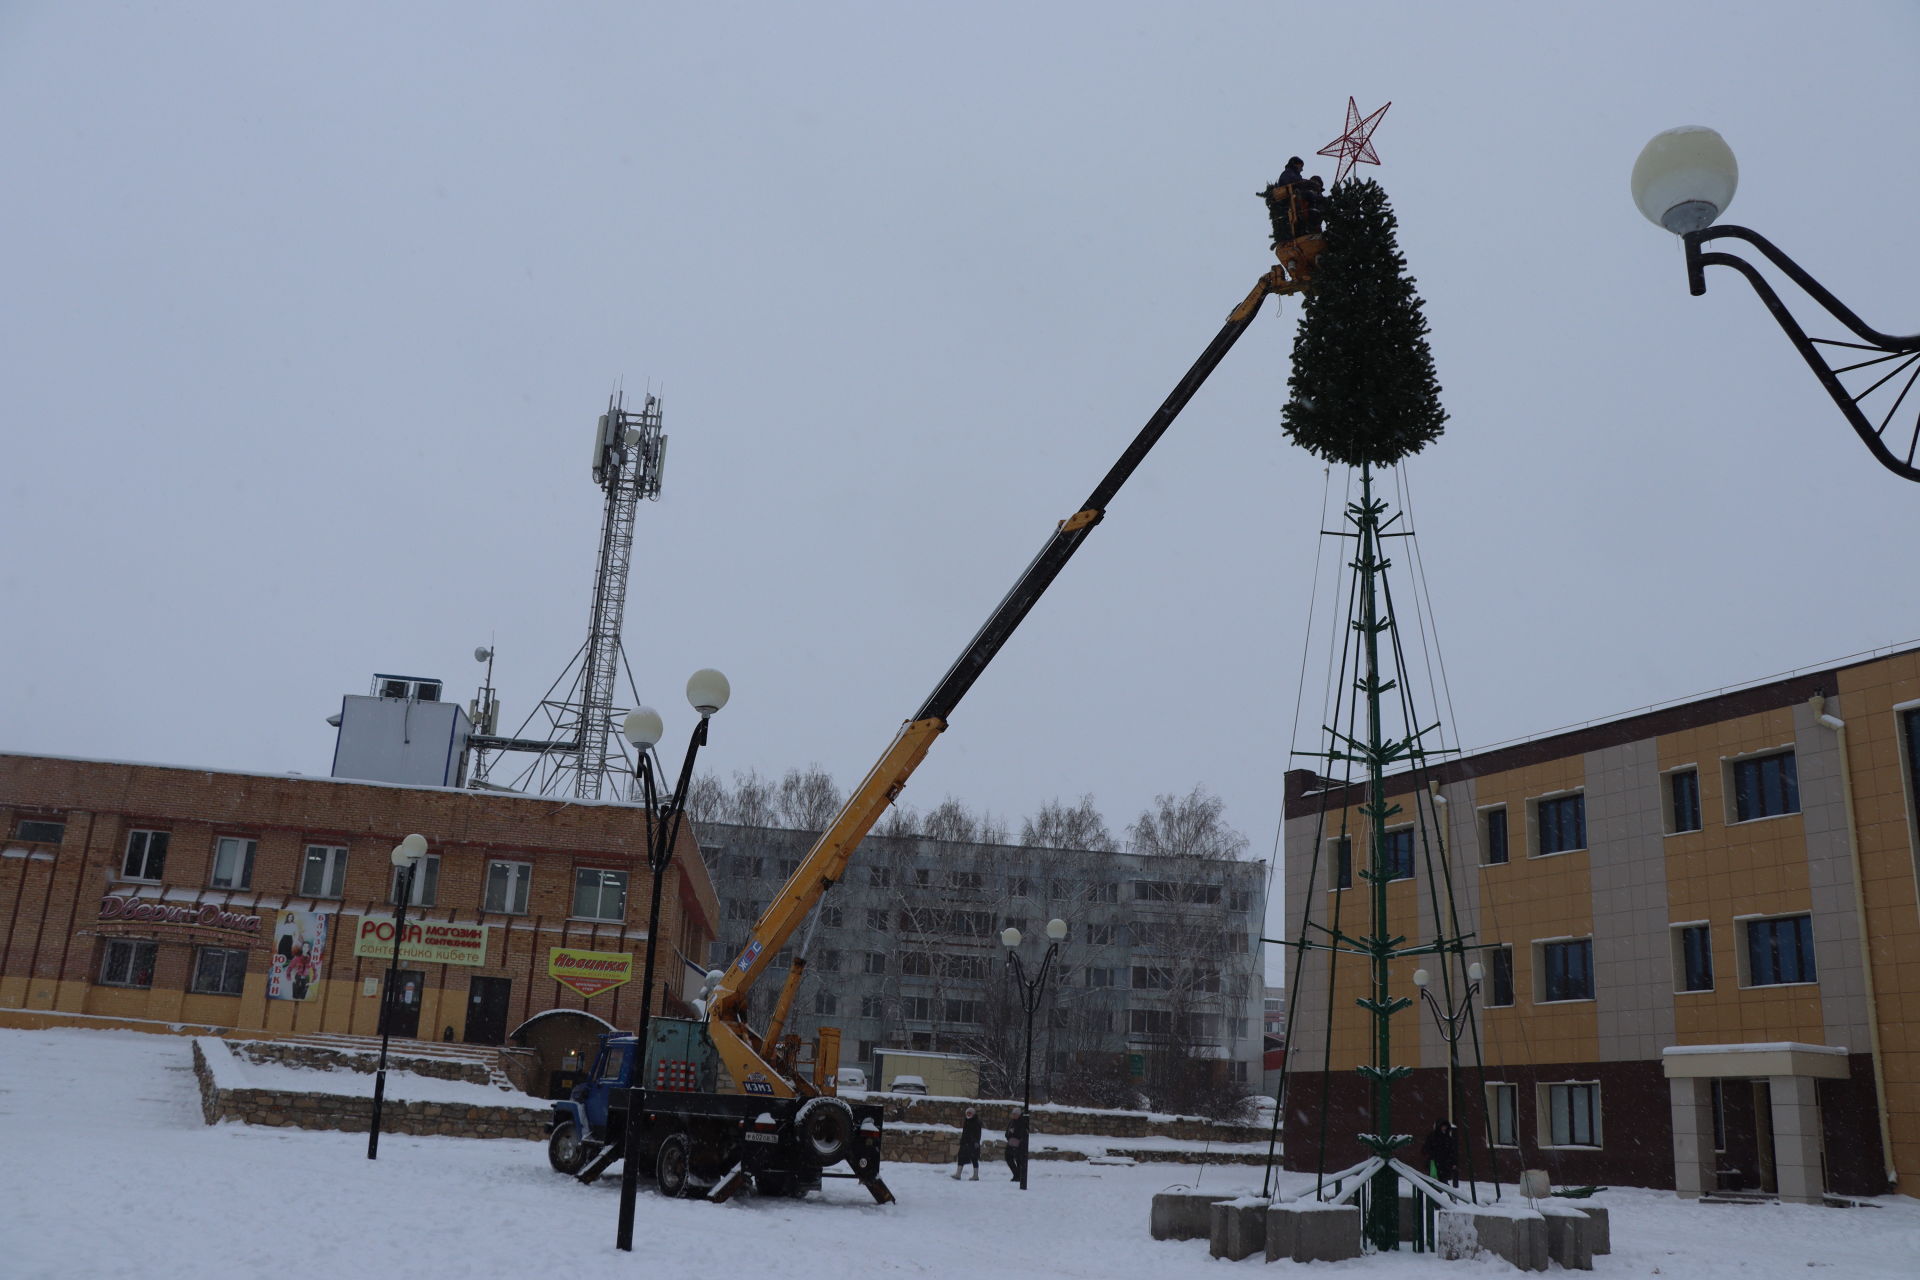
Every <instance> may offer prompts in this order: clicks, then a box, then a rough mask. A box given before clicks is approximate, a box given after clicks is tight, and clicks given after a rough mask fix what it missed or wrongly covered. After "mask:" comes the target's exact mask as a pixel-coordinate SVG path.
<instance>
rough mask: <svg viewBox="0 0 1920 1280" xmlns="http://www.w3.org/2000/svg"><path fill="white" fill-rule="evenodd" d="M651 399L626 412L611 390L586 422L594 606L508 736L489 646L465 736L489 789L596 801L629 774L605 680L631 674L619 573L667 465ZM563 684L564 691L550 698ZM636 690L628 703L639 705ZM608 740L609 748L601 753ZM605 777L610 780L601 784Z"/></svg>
mask: <svg viewBox="0 0 1920 1280" xmlns="http://www.w3.org/2000/svg"><path fill="white" fill-rule="evenodd" d="M660 427H661V408H660V398H659V397H658V396H655V395H653V394H652V393H648V395H647V398H646V400H645V402H644V403H643V404H642V405H641V407H640V408H639V409H638V410H629V409H627V407H626V403H625V394H624V393H623V392H615V393H614V394H613V395H612V396H611V397H610V398H609V399H608V401H607V411H606V412H605V413H603V414H601V415H600V420H599V422H598V423H596V424H595V428H594V441H593V482H594V483H595V484H596V485H598V486H600V489H601V492H602V493H603V494H604V495H605V509H604V513H603V514H602V516H601V519H600V555H599V560H598V563H597V565H596V566H595V570H594V578H593V609H592V611H591V613H590V614H589V615H588V619H587V639H586V643H585V644H583V645H581V646H580V648H579V649H578V650H577V651H575V653H574V655H573V659H572V661H570V662H569V663H568V664H567V666H566V669H565V670H564V671H562V672H561V673H560V675H559V677H558V678H557V679H555V680H554V682H553V683H552V684H551V685H550V686H548V688H547V694H546V697H544V698H542V699H541V701H540V703H539V705H538V706H537V707H535V708H534V710H533V712H532V713H531V714H529V715H528V716H527V718H526V719H525V720H524V721H522V722H521V725H520V728H519V729H518V730H517V731H516V732H515V733H513V734H512V735H511V736H505V737H502V736H498V732H497V730H498V720H499V704H498V702H497V701H496V700H495V699H494V695H493V688H492V684H493V681H492V671H493V667H492V657H493V654H492V650H490V649H486V650H481V651H479V652H476V654H475V657H480V653H485V654H486V657H485V658H484V659H482V660H483V661H486V662H487V663H488V667H487V671H488V679H487V683H486V685H485V686H484V687H483V688H482V689H481V692H480V696H479V697H478V698H477V699H476V700H475V712H474V716H473V719H474V723H475V725H476V727H478V728H480V729H481V730H482V732H481V733H479V734H476V735H475V736H474V737H472V738H471V739H469V746H470V748H471V749H472V751H473V764H472V767H471V768H470V769H469V770H468V775H467V776H468V777H469V778H470V779H471V783H470V785H472V786H475V787H483V788H486V789H489V790H509V791H526V792H533V793H537V794H539V795H543V796H544V795H574V796H580V797H583V798H587V799H599V798H600V797H601V796H602V795H603V794H612V795H621V794H624V780H626V779H629V778H631V777H632V767H631V765H630V764H629V762H628V760H627V758H626V750H627V747H626V741H625V740H624V739H622V738H620V737H619V736H618V735H616V734H613V733H612V727H613V720H614V717H615V715H616V714H619V713H621V712H624V711H625V710H626V709H627V708H625V707H616V706H615V705H614V701H613V694H614V685H615V683H616V681H617V680H618V678H619V673H620V672H621V671H622V670H623V669H625V670H626V671H627V688H628V692H629V693H633V672H632V670H631V668H629V667H628V666H627V661H626V651H625V649H624V648H622V646H621V643H620V628H621V624H622V623H623V621H624V620H625V618H626V613H627V576H628V570H629V568H630V567H631V565H632V562H633V521H634V515H635V513H636V512H638V510H639V509H640V502H641V500H642V499H655V500H657V499H658V498H659V497H660V476H661V473H662V471H663V470H664V469H665V466H666V455H667V437H666V436H665V435H664V434H662V432H661V429H660ZM562 689H565V690H566V693H565V694H564V695H563V696H556V694H557V693H558V691H559V690H562ZM638 701H639V698H638V695H637V694H635V696H634V702H635V703H638ZM610 741H611V743H612V746H613V753H614V754H613V756H612V758H611V760H610V759H609V754H608V747H609V742H610ZM509 753H511V754H515V755H530V756H532V757H533V758H532V759H531V760H529V761H527V762H526V763H525V764H524V765H522V766H521V767H520V769H519V771H518V772H517V773H515V774H513V775H512V777H511V778H510V779H506V780H495V779H494V778H492V777H491V776H490V775H491V774H492V773H493V772H494V770H495V769H496V768H497V766H498V757H499V756H501V755H503V754H509ZM609 784H611V785H609Z"/></svg>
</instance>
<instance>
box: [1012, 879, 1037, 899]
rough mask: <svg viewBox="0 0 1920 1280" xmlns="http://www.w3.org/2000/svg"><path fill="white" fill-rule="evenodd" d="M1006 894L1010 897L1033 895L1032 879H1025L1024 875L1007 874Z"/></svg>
mask: <svg viewBox="0 0 1920 1280" xmlns="http://www.w3.org/2000/svg"><path fill="white" fill-rule="evenodd" d="M1007 896H1008V897H1010V898H1031V897H1032V896H1033V881H1031V880H1029V879H1027V877H1025V876H1008V877H1007Z"/></svg>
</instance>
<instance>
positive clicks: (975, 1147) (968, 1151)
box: [953, 1107, 980, 1182]
mask: <svg viewBox="0 0 1920 1280" xmlns="http://www.w3.org/2000/svg"><path fill="white" fill-rule="evenodd" d="M968 1165H972V1166H973V1180H974V1181H975V1182H978V1181H980V1117H979V1116H978V1115H977V1114H976V1113H975V1112H974V1109H973V1108H972V1107H968V1108H967V1118H966V1120H965V1121H963V1122H962V1123H961V1125H960V1163H959V1164H957V1165H955V1166H954V1170H953V1180H954V1181H955V1182H958V1181H959V1180H960V1175H961V1173H962V1172H964V1171H965V1169H966V1167H967V1166H968Z"/></svg>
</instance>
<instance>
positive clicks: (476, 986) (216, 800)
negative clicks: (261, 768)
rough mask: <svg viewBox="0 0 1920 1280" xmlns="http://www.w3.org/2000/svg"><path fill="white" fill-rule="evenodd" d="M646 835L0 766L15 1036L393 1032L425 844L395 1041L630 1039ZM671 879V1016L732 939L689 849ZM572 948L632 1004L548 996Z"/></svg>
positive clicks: (413, 804) (446, 792)
mask: <svg viewBox="0 0 1920 1280" xmlns="http://www.w3.org/2000/svg"><path fill="white" fill-rule="evenodd" d="M646 824H647V818H646V815H645V814H644V813H643V812H642V811H641V810H639V809H638V808H636V807H634V806H631V805H626V804H618V803H600V802H588V801H577V800H576V801H569V800H551V799H542V798H537V797H530V796H521V795H513V794H502V793H496V792H484V791H464V790H456V789H453V788H447V787H423V786H404V785H394V784H388V783H373V782H357V781H348V780H343V779H338V778H331V779H330V778H311V777H301V776H298V775H286V774H253V773H231V772H221V771H216V770H208V769H192V768H181V767H174V766H167V765H150V764H123V763H114V762H108V761H99V760H78V759H65V758H57V757H48V756H31V755H20V754H0V1019H4V1017H5V1012H4V1011H5V1010H8V1009H12V1010H27V1011H33V1010H45V1011H56V1012H60V1013H67V1014H83V1015H95V1016H99V1017H104V1018H109V1019H115V1020H128V1021H154V1022H161V1023H185V1024H194V1025H204V1026H213V1027H222V1028H233V1029H238V1030H258V1031H271V1032H280V1033H290V1032H321V1031H324V1032H349V1033H354V1034H363V1035H364V1034H373V1033H376V1032H377V1031H378V1019H379V1006H380V1004H381V1000H380V998H379V997H380V993H381V989H382V984H383V982H384V980H385V976H386V972H387V968H388V961H387V959H386V955H387V954H390V951H389V952H382V951H381V950H380V934H381V929H382V926H383V925H384V928H385V936H386V937H388V938H390V937H391V935H392V915H393V905H392V904H393V902H394V894H395V892H396V873H395V869H394V867H393V865H392V863H391V862H390V860H389V854H390V851H391V850H392V848H393V846H394V845H395V844H397V843H398V842H399V841H400V840H401V839H402V838H403V837H405V836H406V835H408V834H409V833H412V832H418V833H420V834H421V835H424V836H425V837H426V839H427V843H428V846H429V849H430V854H429V857H428V858H427V859H426V860H425V861H424V862H423V863H422V864H421V866H420V868H419V870H418V872H417V873H416V877H415V886H414V895H413V899H412V904H411V905H410V906H409V908H408V913H407V925H408V938H409V946H408V947H407V948H405V949H403V951H402V954H401V965H402V966H403V967H402V969H401V978H400V983H401V985H400V998H401V1000H402V1008H401V1011H400V1014H399V1015H398V1017H397V1018H396V1023H395V1026H394V1031H395V1033H396V1034H401V1035H416V1034H417V1035H418V1036H421V1037H425V1038H435V1039H437V1038H441V1037H443V1036H445V1035H447V1034H448V1033H449V1031H450V1032H451V1034H452V1036H453V1037H454V1038H455V1039H464V1040H469V1041H473V1042H477V1043H492V1044H498V1043H500V1042H501V1041H502V1040H503V1039H504V1037H505V1035H506V1034H507V1033H508V1032H509V1031H511V1030H512V1029H513V1028H514V1027H515V1026H517V1025H519V1024H520V1023H521V1022H523V1021H525V1020H526V1019H527V1018H528V1017H530V1016H531V1015H533V1014H535V1013H539V1012H542V1011H545V1010H547V1009H553V1008H576V1009H578V1008H585V1009H586V1010H587V1011H589V1012H591V1013H593V1014H595V1015H597V1016H599V1017H601V1018H604V1019H606V1020H608V1021H611V1022H613V1023H615V1024H616V1025H622V1026H624V1025H627V1024H628V1023H631V1022H633V1021H634V1020H635V1019H636V1018H637V1015H638V1012H639V1006H638V1002H639V991H640V982H639V977H640V961H641V959H642V953H643V951H644V947H645V940H646V911H647V901H648V895H649V893H650V888H651V886H650V882H649V878H648V872H647V866H646V858H645V855H644V848H645V839H646ZM665 874H666V877H667V879H666V883H665V885H664V890H663V895H662V908H661V933H662V938H661V942H662V944H663V945H662V947H661V948H660V951H659V960H660V973H661V974H662V975H663V979H664V980H663V981H662V983H661V996H660V999H659V1001H657V1002H656V1008H663V1007H666V1006H667V1005H668V1003H669V1002H672V1003H676V1004H677V1003H678V1001H679V1000H680V999H682V998H684V997H685V996H686V995H688V994H689V993H690V992H691V991H692V990H694V989H695V988H696V987H697V985H698V983H697V977H696V975H695V974H693V973H692V972H691V971H690V970H688V969H687V968H686V967H685V966H684V965H682V964H681V963H680V962H679V961H678V960H676V959H675V955H676V953H678V954H681V955H685V956H687V957H690V958H692V959H693V960H695V961H698V960H701V959H704V958H705V956H706V955H707V953H708V951H709V949H710V946H711V943H712V941H713V938H714V936H715V931H716V921H717V916H718V905H717V902H716V899H715V897H714V893H713V887H712V884H711V882H710V881H709V880H708V877H707V874H706V870H705V867H704V866H703V864H702V863H701V860H700V855H699V850H698V847H697V845H696V842H695V840H694V838H693V835H692V833H691V831H690V830H688V829H685V828H683V829H682V831H681V833H680V837H679V844H678V847H677V848H676V850H675V857H674V859H673V862H672V864H671V865H670V866H669V868H668V869H667V871H666V873H665ZM416 923H417V924H418V926H419V928H418V929H416V927H415V926H416ZM555 947H561V948H568V949H572V950H577V951H589V952H607V953H625V954H627V955H631V956H633V957H634V965H633V970H632V972H633V981H631V982H629V983H627V984H626V985H624V986H615V987H612V988H611V989H608V990H605V991H602V992H600V993H598V994H596V995H595V996H594V997H593V998H592V999H591V1000H588V999H586V998H584V997H582V996H581V995H579V994H577V992H576V991H575V990H573V989H571V988H569V987H567V986H563V985H561V984H560V983H559V982H557V981H556V980H555V979H554V978H552V977H550V976H548V973H549V966H548V962H549V955H550V951H551V949H552V948H555ZM588 963H589V964H591V963H593V962H591V961H589V962H588ZM583 985H591V984H583Z"/></svg>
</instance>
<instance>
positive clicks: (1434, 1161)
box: [1420, 1120, 1460, 1183]
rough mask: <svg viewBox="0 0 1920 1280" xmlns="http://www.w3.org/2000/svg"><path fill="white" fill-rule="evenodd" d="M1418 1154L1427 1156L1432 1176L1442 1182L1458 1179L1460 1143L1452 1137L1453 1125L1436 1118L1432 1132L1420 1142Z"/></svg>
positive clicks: (1456, 1180) (1452, 1181) (1451, 1181)
mask: <svg viewBox="0 0 1920 1280" xmlns="http://www.w3.org/2000/svg"><path fill="white" fill-rule="evenodd" d="M1420 1154H1421V1155H1423V1156H1425V1157H1426V1158H1427V1167H1428V1168H1429V1169H1430V1170H1431V1171H1432V1173H1433V1176H1434V1177H1436V1178H1438V1179H1440V1181H1442V1182H1448V1183H1457V1182H1458V1181H1459V1177H1458V1174H1459V1164H1460V1144H1459V1142H1458V1140H1457V1139H1456V1138H1455V1137H1454V1134H1453V1126H1452V1125H1450V1124H1448V1123H1447V1122H1446V1121H1445V1120H1436V1121H1435V1122H1434V1125H1433V1132H1432V1133H1430V1134H1428V1135H1427V1140H1426V1141H1425V1142H1423V1143H1422V1144H1420Z"/></svg>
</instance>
